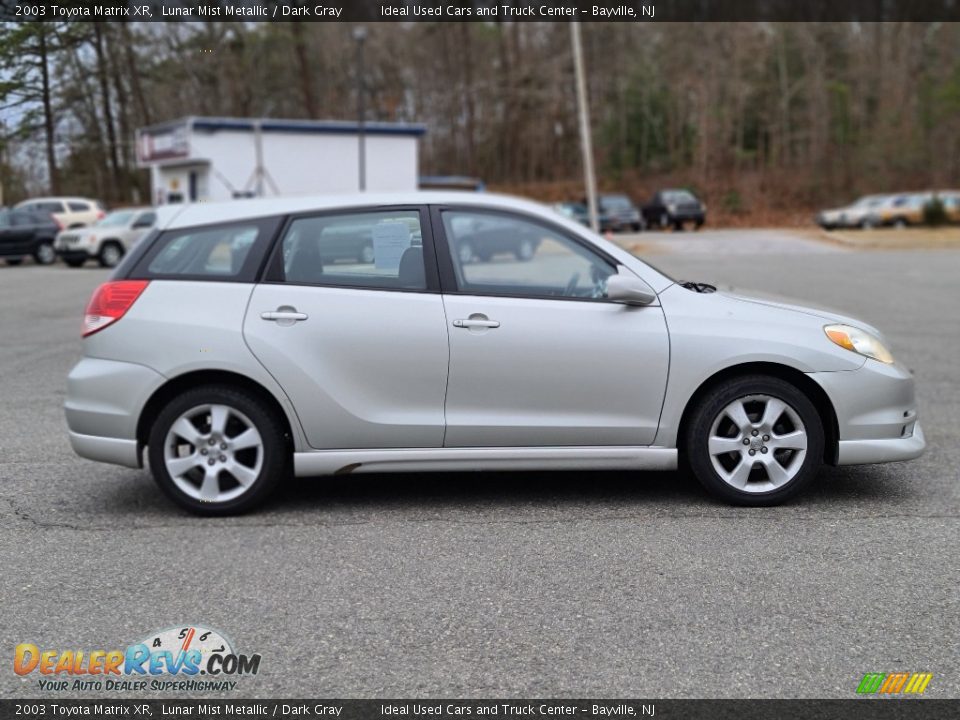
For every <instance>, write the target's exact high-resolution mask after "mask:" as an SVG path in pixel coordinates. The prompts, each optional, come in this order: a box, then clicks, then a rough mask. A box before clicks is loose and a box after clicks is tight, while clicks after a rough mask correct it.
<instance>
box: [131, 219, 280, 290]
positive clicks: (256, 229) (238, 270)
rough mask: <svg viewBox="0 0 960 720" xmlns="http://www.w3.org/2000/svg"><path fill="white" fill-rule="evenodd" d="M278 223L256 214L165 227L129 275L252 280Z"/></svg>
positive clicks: (175, 278)
mask: <svg viewBox="0 0 960 720" xmlns="http://www.w3.org/2000/svg"><path fill="white" fill-rule="evenodd" d="M279 223H280V219H279V218H259V219H253V220H244V221H240V222H233V223H224V224H217V225H202V226H197V227H191V228H180V229H176V230H168V231H166V232H163V233H160V234H159V235H158V236H157V237H156V238H155V239H154V240H153V241H152V243H151V244H150V247H149V248H148V249H147V250H146V252H145V253H144V254H143V256H142V257H141V258H140V259H139V261H138V262H137V263H136V265H135V266H134V267H133V269H132V270H131V272H130V273H129V275H128V277H130V278H135V279H143V280H151V279H168V280H220V281H227V282H230V281H232V282H253V281H254V280H255V279H256V276H257V273H258V271H259V269H260V266H261V264H262V262H263V259H264V257H265V255H266V253H267V250H268V248H269V245H270V242H271V240H272V239H273V236H274V234H275V232H276V230H277V227H278V225H279Z"/></svg>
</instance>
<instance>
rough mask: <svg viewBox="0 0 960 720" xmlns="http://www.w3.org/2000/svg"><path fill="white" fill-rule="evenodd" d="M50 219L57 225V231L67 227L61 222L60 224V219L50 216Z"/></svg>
mask: <svg viewBox="0 0 960 720" xmlns="http://www.w3.org/2000/svg"><path fill="white" fill-rule="evenodd" d="M50 219H51V220H53V221H54V222H55V223H56V224H57V230H63V229H64V228H66V227H67V226H66V225H64V224H63V223H62V222H60V218H58V217H57V216H56V215H53V214H51V215H50Z"/></svg>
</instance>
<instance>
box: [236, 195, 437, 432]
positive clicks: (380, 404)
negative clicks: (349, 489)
mask: <svg viewBox="0 0 960 720" xmlns="http://www.w3.org/2000/svg"><path fill="white" fill-rule="evenodd" d="M428 219H429V218H428V216H427V214H426V210H425V209H421V208H417V207H395V208H377V209H360V210H349V211H337V212H326V213H318V214H312V215H310V214H308V215H302V216H297V217H294V218H291V219H290V221H289V222H288V223H287V225H286V228H285V229H284V231H283V233H282V237H281V239H280V241H279V242H278V243H277V246H276V247H275V248H274V251H273V256H272V259H271V261H270V263H269V266H268V270H267V273H266V277H265V281H264V282H262V283H260V284H259V285H257V286H256V287H255V289H254V291H253V294H252V296H251V298H250V304H249V306H248V309H247V314H246V319H245V321H244V337H245V338H246V341H247V344H248V345H249V347H250V349H251V351H252V352H253V354H254V355H255V356H256V357H257V358H258V359H259V361H260V362H261V363H262V364H263V365H264V367H266V369H267V370H268V371H269V372H270V373H271V374H272V375H273V376H274V377H275V378H276V379H277V381H278V382H279V383H280V385H281V386H282V387H283V389H284V390H285V392H286V393H287V395H288V396H289V398H290V400H291V402H292V403H293V405H294V407H295V409H296V412H297V415H298V417H299V419H300V422H301V424H302V426H303V429H304V432H305V434H306V437H307V440H308V442H309V444H310V445H311V447H314V448H318V449H351V448H399V447H410V448H431V447H441V446H442V445H443V433H444V408H443V403H444V394H445V392H446V385H447V361H448V348H447V329H446V322H445V318H444V311H443V300H442V299H441V297H440V293H439V279H438V276H437V268H436V260H435V258H434V255H433V245H432V242H431V241H430V234H429V232H423V228H424V227H427V225H426V222H425V221H428ZM351 233H353V234H355V235H357V237H358V238H359V237H363V238H371V241H372V243H373V248H374V255H375V257H374V259H373V260H374V261H373V262H372V263H362V262H359V261H358V258H343V257H342V255H343V254H342V252H341V251H340V249H341V248H342V246H343V242H344V238H345V236H346V235H349V234H351ZM330 249H332V250H333V252H332V253H331V252H328V251H329V250H330Z"/></svg>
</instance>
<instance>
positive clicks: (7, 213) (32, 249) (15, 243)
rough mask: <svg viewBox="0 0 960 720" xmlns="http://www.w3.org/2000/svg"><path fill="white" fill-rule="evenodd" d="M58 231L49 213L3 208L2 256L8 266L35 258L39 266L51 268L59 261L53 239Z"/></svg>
mask: <svg viewBox="0 0 960 720" xmlns="http://www.w3.org/2000/svg"><path fill="white" fill-rule="evenodd" d="M59 231H60V226H59V225H58V224H57V222H56V221H55V220H54V219H53V217H51V216H50V215H49V214H46V213H39V212H28V211H26V210H7V209H0V257H3V258H4V259H5V260H6V262H7V265H19V264H20V263H22V262H23V258H24V256H25V255H32V256H33V259H34V260H36V261H37V263H39V264H40V265H49V264H50V263H52V262H54V261H55V260H56V259H57V253H56V251H55V250H54V249H53V239H54V238H55V237H56V236H57V233H58V232H59Z"/></svg>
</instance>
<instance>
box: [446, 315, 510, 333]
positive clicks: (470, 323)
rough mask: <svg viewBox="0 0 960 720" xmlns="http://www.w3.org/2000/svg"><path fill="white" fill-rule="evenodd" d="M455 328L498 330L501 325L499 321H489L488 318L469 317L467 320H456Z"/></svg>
mask: <svg viewBox="0 0 960 720" xmlns="http://www.w3.org/2000/svg"><path fill="white" fill-rule="evenodd" d="M453 326H454V327H457V328H467V329H468V330H469V329H470V328H498V327H500V323H499V322H498V321H497V320H488V319H487V318H486V317H482V318H479V317H473V316H471V317H469V318H467V319H466V320H454V321H453Z"/></svg>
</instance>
